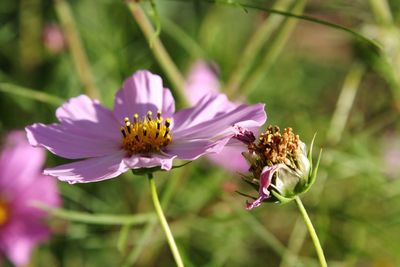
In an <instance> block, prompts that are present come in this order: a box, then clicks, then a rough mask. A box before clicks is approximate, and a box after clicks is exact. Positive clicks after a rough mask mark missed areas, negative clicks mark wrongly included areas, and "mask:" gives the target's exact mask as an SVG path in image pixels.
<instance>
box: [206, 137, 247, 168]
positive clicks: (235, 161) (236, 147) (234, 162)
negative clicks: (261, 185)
mask: <svg viewBox="0 0 400 267" xmlns="http://www.w3.org/2000/svg"><path fill="white" fill-rule="evenodd" d="M235 141H236V140H234V139H230V140H229V142H228V143H227V144H226V146H225V147H224V148H223V149H222V150H221V152H219V153H215V154H214V153H213V154H209V155H208V158H209V159H210V160H211V162H213V163H215V164H217V165H219V166H221V167H223V168H225V169H226V170H230V171H231V172H240V173H245V172H247V171H248V170H249V164H248V163H247V161H246V159H245V158H244V157H243V156H242V152H244V151H246V150H247V147H246V146H245V145H244V144H242V143H241V142H237V141H236V142H235Z"/></svg>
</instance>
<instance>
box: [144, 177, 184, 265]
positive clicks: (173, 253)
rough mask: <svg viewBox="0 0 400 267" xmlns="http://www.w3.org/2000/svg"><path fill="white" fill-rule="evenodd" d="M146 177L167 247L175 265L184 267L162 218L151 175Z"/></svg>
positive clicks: (172, 237)
mask: <svg viewBox="0 0 400 267" xmlns="http://www.w3.org/2000/svg"><path fill="white" fill-rule="evenodd" d="M147 176H148V179H149V186H150V192H151V198H152V200H153V204H154V208H155V210H156V213H157V216H158V219H159V220H160V224H161V227H162V228H163V230H164V233H165V237H166V238H167V241H168V244H169V247H170V249H171V252H172V255H173V256H174V259H175V262H176V265H177V266H178V267H184V265H183V261H182V258H181V255H180V254H179V250H178V247H177V246H176V243H175V240H174V236H173V235H172V232H171V229H170V228H169V225H168V222H167V219H165V216H164V213H163V210H162V207H161V204H160V200H159V199H158V194H157V188H156V184H155V182H154V177H153V174H151V173H149V174H148V175H147Z"/></svg>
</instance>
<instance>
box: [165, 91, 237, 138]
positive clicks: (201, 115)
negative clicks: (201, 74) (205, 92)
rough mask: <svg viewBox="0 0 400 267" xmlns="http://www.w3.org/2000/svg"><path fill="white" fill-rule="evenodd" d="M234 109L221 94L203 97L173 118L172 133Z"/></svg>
mask: <svg viewBox="0 0 400 267" xmlns="http://www.w3.org/2000/svg"><path fill="white" fill-rule="evenodd" d="M233 108H235V105H234V104H233V103H230V102H229V100H228V99H227V97H226V96H225V95H223V94H218V95H214V96H212V97H203V98H202V99H201V100H200V101H199V102H198V103H197V104H196V105H195V106H193V107H191V108H186V109H182V110H180V111H178V112H177V113H175V115H174V116H173V122H174V126H173V128H174V133H175V134H177V133H178V135H179V132H180V131H182V130H184V129H187V128H190V127H193V126H195V125H198V124H200V123H202V122H204V121H207V120H210V119H212V118H214V117H216V116H218V115H222V114H224V113H227V112H229V111H230V110H232V109H233Z"/></svg>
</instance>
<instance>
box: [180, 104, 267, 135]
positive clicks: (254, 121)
mask: <svg viewBox="0 0 400 267" xmlns="http://www.w3.org/2000/svg"><path fill="white" fill-rule="evenodd" d="M193 111H194V110H193ZM188 116H189V117H190V114H189V115H188ZM266 119H267V115H266V113H265V111H264V105H263V104H256V105H251V106H249V105H240V106H238V107H236V108H234V109H233V110H231V111H229V112H226V113H220V114H217V115H216V116H215V117H214V118H212V119H209V120H207V117H206V116H205V117H203V122H200V123H198V124H196V125H193V124H191V125H190V126H188V127H185V128H183V127H181V125H176V126H174V127H176V128H174V138H176V139H210V138H211V139H212V138H213V137H214V138H215V137H219V136H223V135H225V136H229V135H230V136H231V137H232V136H233V133H234V128H233V126H235V125H238V126H241V127H244V128H251V127H257V126H260V125H262V124H264V122H265V121H266ZM175 123H176V121H175ZM229 126H232V127H229Z"/></svg>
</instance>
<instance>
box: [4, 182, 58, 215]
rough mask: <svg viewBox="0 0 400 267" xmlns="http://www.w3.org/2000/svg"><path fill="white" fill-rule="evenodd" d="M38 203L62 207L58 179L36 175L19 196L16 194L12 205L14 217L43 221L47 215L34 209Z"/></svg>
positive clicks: (21, 190)
mask: <svg viewBox="0 0 400 267" xmlns="http://www.w3.org/2000/svg"><path fill="white" fill-rule="evenodd" d="M39 184H40V186H37V185H39ZM38 202H40V203H44V204H46V205H47V206H52V207H57V206H59V205H60V203H61V199H60V196H59V193H58V189H57V179H55V178H54V177H50V176H44V175H36V176H35V179H34V180H33V181H32V182H31V183H30V184H28V185H27V186H26V187H24V188H21V189H20V191H19V194H14V196H13V199H12V203H11V208H12V210H13V215H15V216H21V217H26V216H29V217H31V218H34V217H37V218H38V220H39V219H41V217H43V216H45V214H46V213H45V212H44V211H43V210H40V209H37V208H35V207H34V204H35V203H38Z"/></svg>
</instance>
